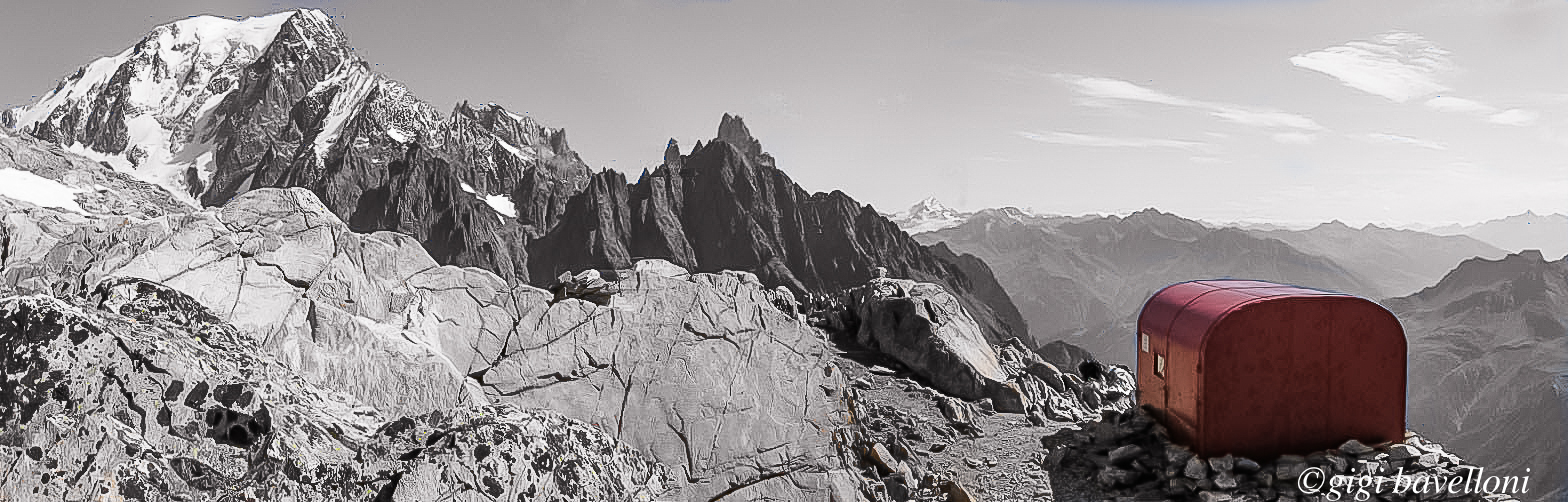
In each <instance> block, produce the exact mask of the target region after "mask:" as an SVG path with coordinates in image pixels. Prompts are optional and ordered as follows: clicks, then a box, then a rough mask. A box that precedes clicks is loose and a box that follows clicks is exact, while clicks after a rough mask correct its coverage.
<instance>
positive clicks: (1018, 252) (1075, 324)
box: [915, 208, 1380, 364]
mask: <svg viewBox="0 0 1568 502" xmlns="http://www.w3.org/2000/svg"><path fill="white" fill-rule="evenodd" d="M915 238H916V239H917V240H919V241H921V242H923V243H926V244H933V245H934V244H936V243H945V244H946V245H947V246H948V247H950V248H952V249H953V250H954V251H955V252H960V253H970V254H973V255H975V256H978V257H980V258H981V259H982V260H984V261H985V262H986V263H987V264H989V265H990V266H991V269H992V270H993V271H994V272H995V275H996V277H997V280H998V281H999V282H1000V283H1001V284H1002V287H1003V288H1005V289H1006V290H1007V293H1008V294H1009V295H1010V296H1012V298H1013V302H1014V303H1015V304H1016V305H1017V306H1018V309H1019V311H1020V312H1021V313H1022V314H1023V316H1024V319H1025V320H1026V321H1028V324H1029V326H1030V335H1031V336H1032V337H1033V338H1034V339H1035V342H1036V343H1040V344H1045V343H1049V342H1051V341H1053V340H1066V341H1068V342H1070V343H1073V344H1075V345H1078V346H1081V347H1084V348H1086V349H1089V351H1090V352H1092V353H1094V354H1096V355H1097V356H1099V357H1100V358H1102V359H1104V360H1107V361H1110V362H1115V363H1120V364H1127V363H1130V362H1132V360H1133V357H1134V350H1133V344H1132V340H1133V338H1132V337H1131V333H1132V332H1133V324H1134V323H1135V319H1136V317H1137V314H1138V311H1139V309H1140V308H1141V307H1142V306H1143V302H1144V301H1146V300H1147V299H1148V298H1149V297H1150V296H1152V295H1153V294H1154V292H1156V291H1158V290H1159V289H1160V288H1163V287H1165V286H1168V285H1170V284H1173V283H1176V282H1181V281H1187V280H1192V279H1194V278H1219V277H1236V278H1250V279H1265V280H1274V281H1279V282H1284V283H1289V284H1297V285H1302V286H1309V287H1317V288H1323V289H1330V290H1335V291H1343V292H1349V293H1355V294H1361V295H1367V296H1374V297H1375V296H1376V295H1377V294H1378V293H1379V292H1380V289H1379V288H1378V287H1377V286H1376V285H1375V284H1373V283H1371V282H1370V281H1367V280H1366V279H1364V278H1363V277H1361V276H1359V275H1357V274H1356V273H1354V272H1353V271H1351V270H1349V269H1347V268H1345V267H1343V266H1340V265H1339V264H1337V263H1335V262H1334V261H1333V260H1331V259H1328V258H1324V257H1321V256H1316V255H1312V254H1308V253H1305V252H1302V251H1300V250H1298V249H1296V248H1294V247H1291V246H1290V245H1289V244H1286V243H1285V242H1283V241H1280V240H1277V239H1267V238H1262V237H1258V236H1256V235H1253V234H1251V233H1249V232H1246V231H1242V230H1237V229H1231V228H1222V229H1211V228H1208V227H1205V226H1204V225H1202V224H1200V223H1198V222H1196V221H1193V220H1189V219H1185V218H1181V217H1179V216H1176V215H1173V214H1169V213H1163V212H1160V211H1157V210H1153V209H1146V210H1143V211H1138V212H1135V213H1132V214H1130V215H1128V216H1126V217H1118V216H1103V217H1102V216H1091V217H1043V216H1034V215H1030V214H1027V213H1025V212H1023V211H1020V210H1016V209H1011V208H1009V209H998V210H989V209H988V210H983V211H980V212H978V213H976V214H975V215H974V216H972V217H970V218H969V219H968V220H966V221H964V222H963V223H962V224H960V225H958V226H954V227H951V228H946V229H943V230H939V231H935V232H927V233H922V234H918V235H916V236H915Z"/></svg>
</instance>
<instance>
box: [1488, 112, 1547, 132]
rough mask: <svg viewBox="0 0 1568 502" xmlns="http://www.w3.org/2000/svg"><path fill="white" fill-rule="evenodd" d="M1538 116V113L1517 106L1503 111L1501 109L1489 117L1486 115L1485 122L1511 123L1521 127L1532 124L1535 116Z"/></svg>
mask: <svg viewBox="0 0 1568 502" xmlns="http://www.w3.org/2000/svg"><path fill="white" fill-rule="evenodd" d="M1539 116H1540V114H1537V113H1535V112H1532V111H1529V110H1521V109H1519V108H1511V109H1508V110H1504V111H1501V112H1498V113H1494V114H1492V115H1491V116H1490V117H1487V118H1486V120H1487V122H1491V123H1493V124H1502V125H1511V126H1521V127H1522V126H1527V125H1530V124H1534V123H1535V119H1536V118H1537V117H1539Z"/></svg>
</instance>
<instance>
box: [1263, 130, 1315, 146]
mask: <svg viewBox="0 0 1568 502" xmlns="http://www.w3.org/2000/svg"><path fill="white" fill-rule="evenodd" d="M1270 138H1273V140H1274V141H1276V142H1279V143H1284V144H1287V145H1310V144H1312V143H1315V142H1317V140H1318V135H1316V134H1307V133H1302V132H1282V133H1276V134H1274V135H1273V136H1270Z"/></svg>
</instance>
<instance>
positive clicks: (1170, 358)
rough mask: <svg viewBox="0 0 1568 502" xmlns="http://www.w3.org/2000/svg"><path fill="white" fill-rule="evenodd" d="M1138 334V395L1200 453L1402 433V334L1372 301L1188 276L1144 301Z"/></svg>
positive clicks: (1291, 447) (1267, 453) (1270, 452)
mask: <svg viewBox="0 0 1568 502" xmlns="http://www.w3.org/2000/svg"><path fill="white" fill-rule="evenodd" d="M1137 338H1138V339H1137V341H1135V343H1137V344H1138V349H1139V351H1138V383H1139V389H1140V390H1139V393H1140V394H1139V395H1140V398H1139V401H1140V402H1141V403H1143V404H1147V405H1149V407H1150V408H1153V409H1154V410H1155V412H1156V413H1155V414H1156V416H1157V418H1160V419H1161V420H1162V421H1163V422H1165V424H1166V427H1167V429H1168V430H1169V431H1170V433H1171V437H1172V438H1173V439H1175V440H1177V441H1179V442H1183V443H1186V444H1188V445H1189V446H1191V447H1193V449H1194V450H1196V451H1198V452H1199V453H1200V454H1204V455H1223V454H1225V453H1236V454H1240V455H1247V456H1254V457H1258V458H1260V459H1264V458H1272V456H1274V455H1278V454H1281V453H1290V452H1306V451H1311V450H1316V449H1323V448H1330V447H1333V446H1337V445H1338V444H1340V443H1342V442H1343V441H1344V440H1345V439H1350V438H1357V439H1361V440H1363V441H1366V442H1369V443H1376V442H1382V441H1391V440H1397V439H1399V438H1400V437H1401V435H1402V434H1403V430H1404V392H1405V350H1406V347H1405V339H1404V332H1403V330H1402V329H1401V328H1400V326H1399V323H1398V320H1397V319H1394V317H1393V315H1392V314H1390V313H1388V311H1387V310H1385V309H1383V308H1382V307H1381V306H1379V305H1377V304H1376V303H1373V302H1371V301H1368V300H1365V299H1362V298H1358V297H1354V296H1350V295H1344V294H1340V293H1334V292H1329V291H1321V290H1314V289H1307V288H1298V287H1294V286H1286V285H1280V284H1274V283H1269V282H1263V281H1239V280H1210V281H1192V282H1186V283H1180V284H1175V285H1172V286H1170V287H1167V288H1165V289H1164V290H1161V291H1160V292H1159V293H1156V294H1155V295H1154V297H1152V298H1150V299H1149V301H1148V302H1146V303H1145V305H1144V311H1143V312H1142V313H1140V315H1139V320H1138V337H1137ZM1161 359H1163V360H1164V366H1165V367H1164V371H1163V373H1162V372H1158V371H1156V370H1157V369H1158V366H1159V362H1158V361H1160V360H1161Z"/></svg>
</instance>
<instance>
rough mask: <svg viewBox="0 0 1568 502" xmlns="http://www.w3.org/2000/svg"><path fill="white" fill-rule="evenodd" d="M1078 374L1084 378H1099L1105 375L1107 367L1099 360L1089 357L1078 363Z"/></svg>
mask: <svg viewBox="0 0 1568 502" xmlns="http://www.w3.org/2000/svg"><path fill="white" fill-rule="evenodd" d="M1078 376H1081V377H1083V378H1084V380H1099V379H1101V378H1104V376H1105V367H1104V366H1101V365H1100V362H1099V361H1096V360H1093V359H1088V360H1085V361H1084V362H1081V363H1078Z"/></svg>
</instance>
